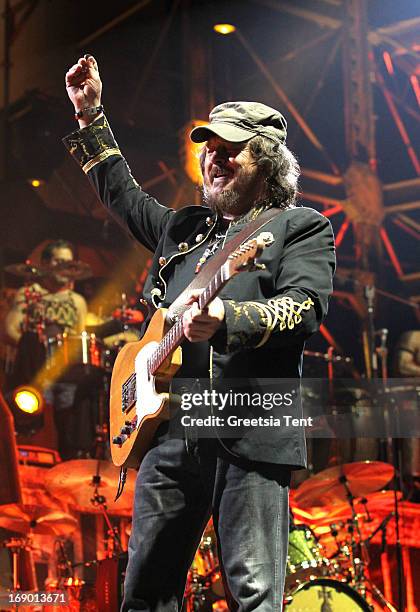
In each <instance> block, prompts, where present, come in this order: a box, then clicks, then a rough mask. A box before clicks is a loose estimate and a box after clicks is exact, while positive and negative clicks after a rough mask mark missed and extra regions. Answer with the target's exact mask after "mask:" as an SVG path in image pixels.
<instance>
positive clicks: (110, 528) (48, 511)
mask: <svg viewBox="0 0 420 612" xmlns="http://www.w3.org/2000/svg"><path fill="white" fill-rule="evenodd" d="M45 474H46V476H45V478H44V480H43V482H42V483H40V485H41V486H42V487H43V488H44V489H45V494H44V499H45V500H46V499H47V496H49V499H50V503H49V504H48V506H47V505H45V506H43V505H41V504H39V503H38V504H37V503H26V504H25V503H15V504H6V505H1V506H0V527H1V528H3V529H6V530H8V531H10V532H13V534H16V535H13V536H12V537H10V538H9V539H7V540H6V541H5V542H3V546H4V547H5V548H8V549H9V550H10V552H11V554H12V585H13V589H14V590H16V589H19V588H20V587H21V582H22V581H21V576H20V575H19V568H20V567H21V564H20V563H19V556H20V554H21V553H22V552H23V551H29V552H33V553H34V552H35V553H36V552H37V551H38V550H39V546H40V542H39V538H38V536H47V537H49V539H50V540H51V541H54V543H55V550H54V556H55V558H54V559H51V567H50V568H49V571H48V579H47V581H46V583H45V588H46V589H47V590H49V591H51V590H53V591H63V592H65V593H66V594H67V597H66V600H67V601H68V602H70V604H69V605H70V607H69V608H68V609H69V610H82V609H83V610H85V611H86V610H88V609H91V610H92V612H93V611H94V610H96V611H98V610H99V611H102V612H107V611H108V610H114V609H115V610H117V609H118V608H119V603H120V601H119V600H118V601H117V599H115V601H109V596H108V595H109V593H110V592H112V593H114V596H115V598H117V597H119V594H120V593H121V586H122V579H123V571H124V569H125V565H126V545H127V538H126V537H125V538H124V539H123V538H122V537H121V536H122V535H123V533H124V531H125V529H124V530H123V529H122V528H121V527H122V525H123V524H127V523H128V521H129V517H130V516H131V506H132V503H133V496H134V487H135V481H136V472H135V471H134V470H129V471H128V474H127V479H126V484H125V492H124V495H123V496H121V497H120V498H119V499H118V500H117V501H114V498H115V492H116V490H117V486H118V481H119V469H118V468H116V467H115V466H114V465H112V463H110V462H108V461H106V460H97V459H78V460H71V461H66V462H63V463H58V464H57V465H55V466H54V467H52V468H50V469H48V470H47V471H46V472H45ZM62 508H66V511H64V510H62ZM81 513H83V514H93V515H102V517H103V519H104V526H105V532H106V536H105V541H106V547H105V550H104V551H103V552H102V553H101V554H100V555H98V554H97V555H96V557H95V558H94V559H91V560H89V561H82V562H74V559H70V557H69V555H68V553H67V552H66V546H65V543H66V542H67V543H68V541H69V539H72V538H74V537H76V535H77V533H78V532H79V534H80V532H81V531H82V529H81V524H82V523H81ZM116 518H118V519H119V521H120V525H119V526H116ZM124 535H125V534H124ZM82 537H83V536H82ZM107 564H108V565H107ZM114 565H115V567H114ZM108 566H110V567H111V569H112V570H113V573H112V575H110V572H109V567H108ZM85 567H93V568H94V569H95V570H96V579H94V584H93V585H92V584H87V583H86V582H85V580H84V578H83V568H85ZM117 567H119V571H118V573H117ZM40 588H42V587H41V586H40ZM86 589H90V590H91V591H92V594H91V596H90V597H89V598H88V599H89V600H90V604H89V605H88V603H87V598H86ZM104 590H107V593H108V591H109V593H108V595H107V597H108V600H107V603H106V604H105V603H104V604H103V606H102V607H101V605H99V604H98V601H102V600H101V598H103V595H104ZM82 600H83V605H82ZM89 606H90V607H89Z"/></svg>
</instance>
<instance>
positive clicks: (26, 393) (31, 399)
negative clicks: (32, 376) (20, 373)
mask: <svg viewBox="0 0 420 612" xmlns="http://www.w3.org/2000/svg"><path fill="white" fill-rule="evenodd" d="M13 401H14V403H15V406H16V408H18V409H19V410H20V411H22V412H24V413H26V414H39V413H40V412H42V409H43V406H44V400H43V398H42V395H41V393H40V392H39V391H38V390H37V389H35V387H29V386H28V387H26V386H25V387H17V389H15V390H14V392H13Z"/></svg>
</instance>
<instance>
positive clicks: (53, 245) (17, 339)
mask: <svg viewBox="0 0 420 612" xmlns="http://www.w3.org/2000/svg"><path fill="white" fill-rule="evenodd" d="M40 259H41V261H40V263H41V267H40V275H39V281H38V282H34V283H32V284H30V285H28V286H25V287H21V288H20V289H19V290H18V291H17V293H16V296H15V299H14V303H13V306H12V308H11V310H10V311H9V313H8V314H7V317H6V320H5V330H6V334H7V336H8V338H9V340H10V341H11V342H13V344H16V345H17V351H16V360H15V363H14V367H13V372H12V374H11V375H10V377H9V379H8V381H7V386H8V389H9V390H13V389H15V388H16V387H18V386H20V385H22V384H31V383H32V384H33V383H34V381H35V380H36V381H37V384H39V385H41V387H42V392H43V396H44V398H45V400H47V401H48V402H49V403H50V404H52V405H53V406H54V420H55V425H56V428H57V433H58V439H59V450H60V452H61V454H62V456H63V457H65V458H70V457H73V456H74V454H75V452H76V450H80V448H82V447H83V446H81V444H80V441H78V437H79V430H80V427H77V426H76V417H75V415H73V414H72V409H73V407H74V403H75V397H76V392H77V386H76V384H75V383H74V381H73V380H65V379H64V376H60V378H59V379H57V380H55V379H54V378H55V377H54V376H51V371H50V369H49V368H48V367H46V363H47V360H48V359H49V358H51V355H53V354H55V356H57V352H58V350H59V349H58V343H57V339H58V338H59V337H61V335H62V334H63V333H64V332H65V333H68V334H78V333H80V332H81V331H82V330H83V329H84V325H85V320H86V314H87V305H86V301H85V298H84V297H83V296H82V295H80V293H77V292H76V291H74V282H73V281H72V280H69V278H67V277H66V275H65V274H66V273H65V270H63V269H60V270H58V271H57V266H60V265H62V264H64V265H65V264H66V263H68V262H71V261H73V260H74V249H73V246H72V244H71V243H70V242H68V241H67V240H62V239H59V240H53V241H51V242H49V243H48V244H47V245H46V246H45V247H44V249H43V250H42V252H41V257H40ZM61 374H62V375H68V371H67V369H66V370H64V371H63V372H62V373H61ZM80 406H81V404H80V402H79V406H78V411H80V410H81V407H80ZM89 444H91V442H90V443H89ZM86 445H87V443H86V444H85V446H86Z"/></svg>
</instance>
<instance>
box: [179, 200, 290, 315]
mask: <svg viewBox="0 0 420 612" xmlns="http://www.w3.org/2000/svg"><path fill="white" fill-rule="evenodd" d="M281 212H282V210H281V209H279V208H269V209H267V210H265V211H264V212H262V213H260V214H259V215H258V217H257V218H256V219H254V220H253V221H251V222H249V223H247V225H246V227H244V229H243V230H242V231H240V232H239V234H237V235H236V236H234V237H233V238H232V239H231V240H229V242H227V243H226V244H225V246H224V247H223V249H221V250H220V251H218V252H217V253H216V254H215V255H214V256H213V257H212V258H211V259H210V260H209V261H207V262H206V264H205V265H204V266H203V267H202V269H201V270H200V272H199V273H198V274H197V275H196V276H194V278H193V279H192V281H191V282H190V284H189V285H188V286H187V287H186V288H185V289H184V291H183V292H182V293H181V294H180V295H179V296H178V297H177V298H176V300H175V301H174V302H173V303H172V304H171V306H170V307H169V311H168V315H169V317H170V318H172V319H174V318H177V317H179V316H180V315H181V314H183V313H184V312H185V311H186V310H187V306H186V305H185V302H186V301H187V300H188V298H189V296H190V294H191V291H193V290H194V289H195V290H197V289H204V288H205V287H206V286H207V285H208V283H209V282H210V280H211V279H212V278H213V276H214V275H215V274H216V272H217V271H218V269H219V268H221V266H223V264H224V263H225V262H226V260H227V258H228V257H229V255H230V254H231V253H232V252H233V251H235V250H236V249H237V248H238V247H239V246H240V245H241V244H242V243H243V242H246V241H247V240H248V239H249V238H250V237H251V236H252V235H253V234H255V232H257V231H258V230H259V229H261V228H262V227H264V225H267V223H268V222H269V221H271V220H272V219H273V218H274V217H276V216H277V215H278V214H280V213H281Z"/></svg>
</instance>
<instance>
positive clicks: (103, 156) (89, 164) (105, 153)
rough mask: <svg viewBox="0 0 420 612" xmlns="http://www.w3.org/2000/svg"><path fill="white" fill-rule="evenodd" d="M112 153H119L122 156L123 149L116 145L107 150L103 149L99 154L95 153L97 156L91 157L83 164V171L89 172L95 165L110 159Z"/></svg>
mask: <svg viewBox="0 0 420 612" xmlns="http://www.w3.org/2000/svg"><path fill="white" fill-rule="evenodd" d="M111 155H119V156H120V157H122V155H121V151H120V150H119V149H118V147H116V148H115V147H114V148H111V149H105V151H101V153H99V154H98V155H95V157H93V158H92V159H90V160H89V161H88V162H87V163H86V164H85V165H84V166H82V170H83V172H84V173H85V174H87V173H88V172H89V170H92V168H93V167H94V166H96V165H97V164H99V163H101V162H102V161H104V160H105V159H108V157H111Z"/></svg>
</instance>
